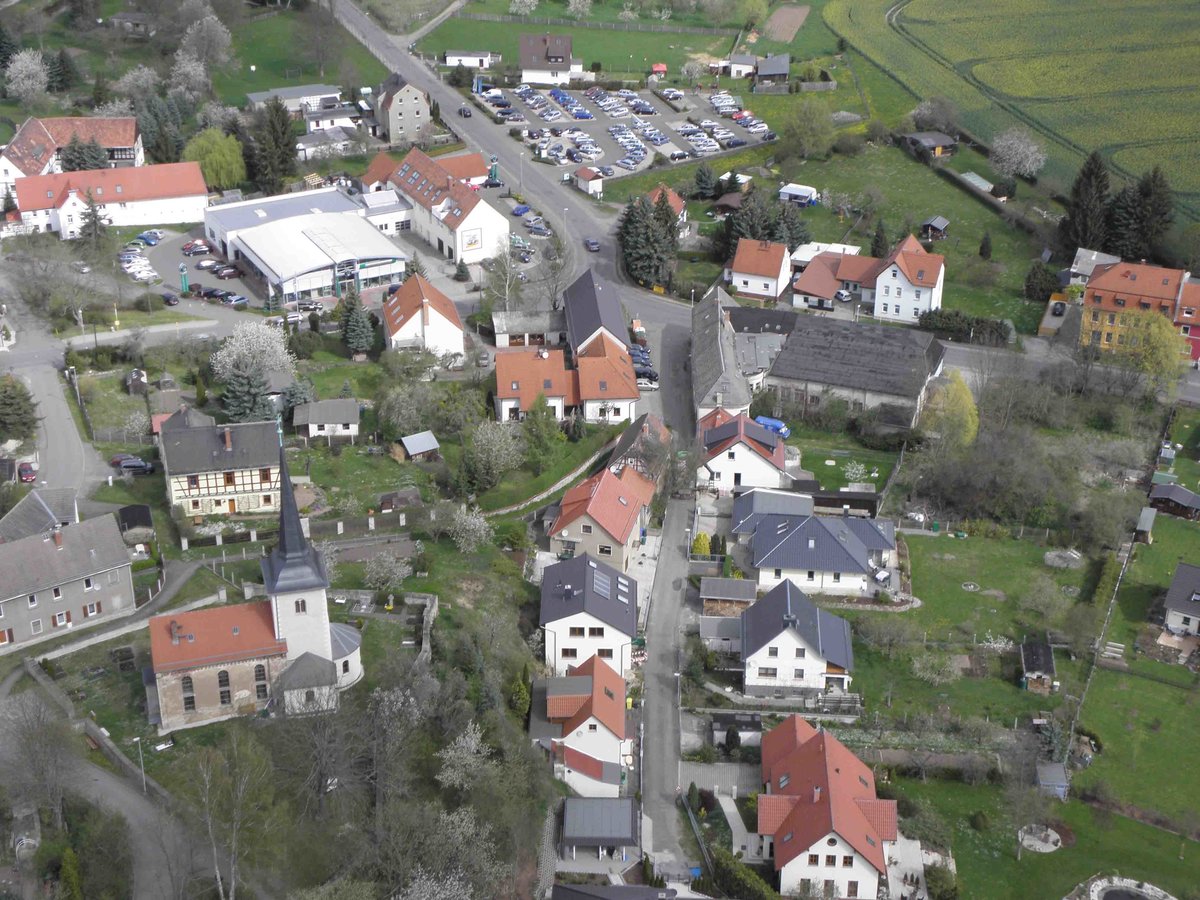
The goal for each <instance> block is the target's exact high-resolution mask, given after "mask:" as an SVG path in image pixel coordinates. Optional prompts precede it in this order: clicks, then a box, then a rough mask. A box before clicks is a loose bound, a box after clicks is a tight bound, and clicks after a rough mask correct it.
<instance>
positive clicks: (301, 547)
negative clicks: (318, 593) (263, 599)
mask: <svg viewBox="0 0 1200 900" xmlns="http://www.w3.org/2000/svg"><path fill="white" fill-rule="evenodd" d="M278 453H279V542H278V543H277V544H276V545H275V549H273V550H272V551H271V554H270V555H269V556H267V557H266V558H265V559H264V560H263V561H262V563H261V566H262V573H263V584H264V585H266V588H267V593H268V594H272V595H274V594H286V593H290V592H292V591H310V590H318V589H319V590H324V589H325V588H327V587H329V578H328V577H327V576H326V574H325V561H324V560H323V559H321V554H320V553H318V552H317V549H316V548H315V547H313V546H312V544H310V543H309V542H308V538H306V537H305V536H304V531H303V529H302V528H301V527H300V511H299V510H298V509H296V494H295V491H294V490H293V489H292V478H291V476H290V475H289V474H288V468H287V456H286V453H285V451H284V449H283V447H279V449H278Z"/></svg>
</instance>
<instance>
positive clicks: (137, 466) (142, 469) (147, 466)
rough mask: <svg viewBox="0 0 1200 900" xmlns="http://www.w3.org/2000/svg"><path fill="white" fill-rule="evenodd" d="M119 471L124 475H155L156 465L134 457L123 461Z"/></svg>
mask: <svg viewBox="0 0 1200 900" xmlns="http://www.w3.org/2000/svg"><path fill="white" fill-rule="evenodd" d="M117 470H118V471H120V473H121V474H122V475H153V474H154V463H148V462H146V461H145V460H144V459H139V458H138V457H136V456H135V457H133V458H132V459H123V460H121V464H120V465H118V466H117Z"/></svg>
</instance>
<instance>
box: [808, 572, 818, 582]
mask: <svg viewBox="0 0 1200 900" xmlns="http://www.w3.org/2000/svg"><path fill="white" fill-rule="evenodd" d="M816 577H817V573H816V572H814V571H813V570H812V569H809V570H808V580H809V581H813V580H815V579H816Z"/></svg>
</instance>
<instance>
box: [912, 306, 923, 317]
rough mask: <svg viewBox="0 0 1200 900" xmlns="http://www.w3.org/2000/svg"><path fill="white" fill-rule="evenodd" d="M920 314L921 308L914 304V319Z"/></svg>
mask: <svg viewBox="0 0 1200 900" xmlns="http://www.w3.org/2000/svg"><path fill="white" fill-rule="evenodd" d="M920 314H921V312H920V310H918V309H917V308H916V307H915V306H914V307H913V318H914V319H915V318H917V317H918V316H919V315H920Z"/></svg>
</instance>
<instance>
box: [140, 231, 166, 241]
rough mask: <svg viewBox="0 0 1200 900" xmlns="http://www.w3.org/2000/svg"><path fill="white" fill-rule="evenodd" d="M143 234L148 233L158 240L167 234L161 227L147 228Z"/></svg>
mask: <svg viewBox="0 0 1200 900" xmlns="http://www.w3.org/2000/svg"><path fill="white" fill-rule="evenodd" d="M143 234H150V235H153V236H154V237H156V238H158V239H159V240H160V241H161V240H162V239H163V238H165V237H166V236H167V233H166V232H165V231H163V230H162V229H161V228H147V229H146V230H145V231H144V232H143Z"/></svg>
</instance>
